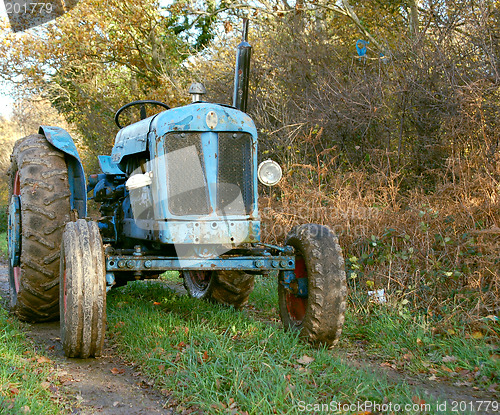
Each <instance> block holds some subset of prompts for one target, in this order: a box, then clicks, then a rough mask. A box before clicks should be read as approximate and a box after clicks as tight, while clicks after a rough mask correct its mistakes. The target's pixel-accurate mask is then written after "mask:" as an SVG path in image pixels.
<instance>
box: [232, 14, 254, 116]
mask: <svg viewBox="0 0 500 415" xmlns="http://www.w3.org/2000/svg"><path fill="white" fill-rule="evenodd" d="M251 54H252V46H250V44H249V43H248V19H243V39H242V41H241V43H240V44H239V45H238V48H237V52H236V68H235V72H234V93H233V107H235V108H237V109H239V110H240V111H243V112H246V111H247V101H248V81H249V77H250V57H251Z"/></svg>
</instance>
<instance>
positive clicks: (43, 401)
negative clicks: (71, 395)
mask: <svg viewBox="0 0 500 415" xmlns="http://www.w3.org/2000/svg"><path fill="white" fill-rule="evenodd" d="M0 327H1V330H0V414H28V413H29V414H46V415H53V414H59V413H65V412H64V409H63V406H61V405H60V404H58V400H57V399H58V387H57V376H56V374H55V371H54V364H53V362H52V361H50V360H49V359H47V358H45V357H43V356H38V355H37V354H36V352H35V350H34V349H33V347H32V345H31V344H30V343H29V342H28V341H27V339H26V337H25V335H24V333H23V331H22V327H21V325H20V323H19V322H17V320H15V319H12V318H9V316H8V314H7V311H5V310H4V309H3V308H0Z"/></svg>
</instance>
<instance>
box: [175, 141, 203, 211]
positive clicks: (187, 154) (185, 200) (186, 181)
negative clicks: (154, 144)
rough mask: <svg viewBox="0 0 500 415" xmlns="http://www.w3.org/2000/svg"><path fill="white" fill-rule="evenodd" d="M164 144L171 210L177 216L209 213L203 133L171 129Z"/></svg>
mask: <svg viewBox="0 0 500 415" xmlns="http://www.w3.org/2000/svg"><path fill="white" fill-rule="evenodd" d="M165 146H166V150H167V151H166V154H167V156H166V162H167V183H168V208H169V210H170V212H171V213H172V214H173V215H177V216H184V215H208V213H209V212H210V204H209V199H208V192H207V181H206V177H205V167H204V163H203V153H202V150H201V133H169V134H167V136H166V139H165Z"/></svg>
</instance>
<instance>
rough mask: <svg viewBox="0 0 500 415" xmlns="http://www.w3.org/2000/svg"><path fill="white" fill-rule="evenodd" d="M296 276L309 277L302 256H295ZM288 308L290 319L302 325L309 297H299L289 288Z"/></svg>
mask: <svg viewBox="0 0 500 415" xmlns="http://www.w3.org/2000/svg"><path fill="white" fill-rule="evenodd" d="M295 277H296V278H307V270H306V263H305V261H304V258H302V257H301V256H297V257H296V258H295ZM286 309H287V311H288V315H289V316H290V319H291V320H293V322H294V323H295V324H297V325H300V324H301V323H302V320H303V319H304V317H305V315H306V309H307V298H304V297H297V296H296V295H294V294H293V293H292V292H291V291H289V290H287V292H286Z"/></svg>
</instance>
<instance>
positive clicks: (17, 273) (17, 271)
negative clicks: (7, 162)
mask: <svg viewBox="0 0 500 415" xmlns="http://www.w3.org/2000/svg"><path fill="white" fill-rule="evenodd" d="M12 194H13V195H16V196H21V179H20V178H19V171H16V175H15V177H14V185H13V186H12ZM12 274H13V276H14V287H15V289H16V293H18V292H19V290H20V288H21V267H12Z"/></svg>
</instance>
